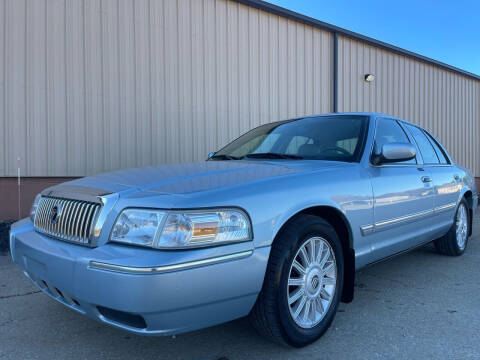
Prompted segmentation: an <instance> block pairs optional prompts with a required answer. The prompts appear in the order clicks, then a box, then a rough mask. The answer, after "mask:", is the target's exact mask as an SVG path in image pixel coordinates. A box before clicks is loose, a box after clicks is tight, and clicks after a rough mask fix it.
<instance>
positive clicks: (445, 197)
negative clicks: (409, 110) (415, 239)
mask: <svg viewBox="0 0 480 360" xmlns="http://www.w3.org/2000/svg"><path fill="white" fill-rule="evenodd" d="M406 127H407V128H408V130H409V132H410V133H411V134H412V136H413V138H414V140H415V142H416V143H417V146H418V148H419V149H420V152H421V153H422V157H423V162H424V167H425V169H426V170H428V171H429V172H430V173H431V174H432V178H433V185H434V188H435V201H434V221H433V222H432V227H433V229H432V231H434V232H435V234H436V235H437V236H441V235H442V234H443V233H445V231H447V230H448V229H449V228H450V226H451V225H452V223H453V219H454V216H455V210H456V206H457V202H458V198H459V196H460V190H461V179H460V174H459V173H455V171H454V169H456V167H453V166H452V165H451V163H450V160H449V159H448V156H447V155H446V154H445V152H444V151H443V150H442V149H441V147H440V146H439V145H438V143H437V142H436V140H435V139H433V137H431V136H430V134H428V133H427V132H426V131H424V130H423V129H421V128H419V127H417V126H414V125H410V124H408V125H406Z"/></svg>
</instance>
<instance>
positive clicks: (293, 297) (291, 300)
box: [288, 288, 305, 305]
mask: <svg viewBox="0 0 480 360" xmlns="http://www.w3.org/2000/svg"><path fill="white" fill-rule="evenodd" d="M304 294H305V290H304V289H303V288H298V289H297V290H295V291H294V292H293V294H292V295H291V296H289V297H288V304H289V305H292V304H293V303H294V302H295V301H297V300H298V299H300V298H301V297H302V296H303V295H304Z"/></svg>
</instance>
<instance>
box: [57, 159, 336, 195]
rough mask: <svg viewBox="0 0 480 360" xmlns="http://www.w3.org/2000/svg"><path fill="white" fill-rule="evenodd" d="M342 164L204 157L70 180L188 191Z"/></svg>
mask: <svg viewBox="0 0 480 360" xmlns="http://www.w3.org/2000/svg"><path fill="white" fill-rule="evenodd" d="M339 166H345V163H339V162H332V161H299V160H294V161H249V160H247V161H202V162H196V163H187V164H176V165H163V166H154V167H153V166H152V167H144V168H135V169H127V170H121V171H114V172H110V173H103V174H98V175H94V176H89V177H85V178H81V179H77V180H74V181H70V182H69V183H67V184H68V185H72V186H80V187H88V188H96V189H101V190H104V191H107V192H117V193H119V192H123V191H128V190H133V189H136V190H139V191H148V192H155V193H163V194H188V193H194V192H199V191H208V190H213V189H219V188H223V187H229V186H235V185H240V184H245V183H249V182H254V181H260V180H264V179H268V178H274V177H279V176H288V175H293V174H298V173H302V172H307V171H318V170H327V169H331V168H335V167H339ZM67 184H66V185H67Z"/></svg>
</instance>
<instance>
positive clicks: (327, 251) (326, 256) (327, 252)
mask: <svg viewBox="0 0 480 360" xmlns="http://www.w3.org/2000/svg"><path fill="white" fill-rule="evenodd" d="M329 257H330V250H329V249H328V248H327V249H326V251H325V255H324V256H323V258H322V260H321V261H320V268H321V269H323V266H324V265H325V263H326V262H327V260H328V258H329Z"/></svg>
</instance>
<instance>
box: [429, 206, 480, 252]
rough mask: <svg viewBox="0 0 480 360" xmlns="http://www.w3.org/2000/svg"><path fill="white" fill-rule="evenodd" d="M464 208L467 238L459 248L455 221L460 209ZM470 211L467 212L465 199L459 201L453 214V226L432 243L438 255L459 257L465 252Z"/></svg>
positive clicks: (468, 232)
mask: <svg viewBox="0 0 480 360" xmlns="http://www.w3.org/2000/svg"><path fill="white" fill-rule="evenodd" d="M461 206H464V207H465V210H466V214H467V236H466V240H465V246H464V247H463V248H461V247H460V246H459V244H458V242H457V219H458V214H459V210H460V207H461ZM470 223H471V222H470V211H469V210H468V204H467V202H466V200H465V199H462V201H460V204H459V205H458V207H457V211H456V212H455V218H454V221H453V225H452V227H451V228H450V230H448V233H446V234H445V235H444V236H442V237H441V238H439V239H437V240H435V241H434V244H435V248H436V249H437V251H438V252H439V253H440V254H443V255H448V256H460V255H462V254H463V253H464V252H465V249H466V248H467V244H468V234H470Z"/></svg>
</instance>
